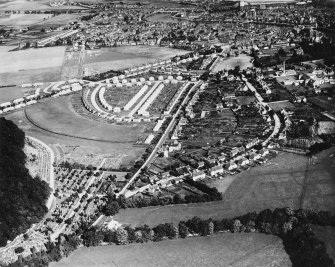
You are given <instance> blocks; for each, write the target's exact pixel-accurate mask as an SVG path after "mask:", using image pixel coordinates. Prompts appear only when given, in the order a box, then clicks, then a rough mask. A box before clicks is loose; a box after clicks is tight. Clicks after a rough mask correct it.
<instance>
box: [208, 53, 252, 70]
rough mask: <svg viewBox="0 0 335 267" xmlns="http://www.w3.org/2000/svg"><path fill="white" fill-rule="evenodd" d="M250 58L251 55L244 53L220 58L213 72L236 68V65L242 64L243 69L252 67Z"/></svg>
mask: <svg viewBox="0 0 335 267" xmlns="http://www.w3.org/2000/svg"><path fill="white" fill-rule="evenodd" d="M250 60H251V57H249V56H247V55H244V54H241V55H239V56H237V57H231V58H228V59H220V61H219V62H218V63H217V64H216V66H215V67H214V69H213V72H219V71H221V70H229V69H234V68H235V67H236V66H240V68H241V69H246V68H248V67H252V63H251V62H250Z"/></svg>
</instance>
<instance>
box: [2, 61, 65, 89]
mask: <svg viewBox="0 0 335 267" xmlns="http://www.w3.org/2000/svg"><path fill="white" fill-rule="evenodd" d="M0 69H1V66H0ZM60 74H61V67H52V68H44V69H29V70H22V71H21V70H20V71H16V72H3V73H1V72H0V86H4V85H13V84H14V85H22V84H25V83H36V82H55V81H59V77H60ZM0 90H1V89H0Z"/></svg>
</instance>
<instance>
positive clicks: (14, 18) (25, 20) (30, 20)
mask: <svg viewBox="0 0 335 267" xmlns="http://www.w3.org/2000/svg"><path fill="white" fill-rule="evenodd" d="M49 17H51V14H11V15H10V16H8V17H5V18H0V25H5V26H22V25H27V26H28V25H32V24H35V23H37V22H41V21H43V20H44V19H47V18H49Z"/></svg>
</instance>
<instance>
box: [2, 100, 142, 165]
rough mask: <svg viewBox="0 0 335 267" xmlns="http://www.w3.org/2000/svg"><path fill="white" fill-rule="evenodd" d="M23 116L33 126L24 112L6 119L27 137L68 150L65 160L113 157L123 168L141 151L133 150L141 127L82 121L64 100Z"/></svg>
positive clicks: (30, 110)
mask: <svg viewBox="0 0 335 267" xmlns="http://www.w3.org/2000/svg"><path fill="white" fill-rule="evenodd" d="M27 114H28V116H29V118H30V119H31V120H32V121H34V123H35V125H33V124H32V123H31V121H29V120H28V119H27V117H26V116H25V112H24V111H18V112H15V113H12V114H9V115H7V116H6V118H7V119H10V120H13V121H14V122H15V123H16V124H17V125H18V126H19V127H20V128H21V129H22V130H24V131H25V132H26V134H27V135H30V136H33V137H36V138H38V139H40V140H42V141H44V142H45V143H47V144H61V145H62V146H63V150H65V152H66V150H67V149H68V148H69V147H71V153H66V154H67V155H65V156H66V157H67V158H69V157H71V158H74V159H75V158H80V157H84V156H87V155H96V156H97V155H117V157H120V158H122V164H124V165H127V164H130V163H133V162H134V161H135V160H136V159H137V157H138V156H140V155H141V154H142V153H143V151H144V149H145V148H144V147H135V146H133V143H134V141H136V138H137V137H138V136H139V135H140V134H141V132H142V131H143V127H142V126H136V125H135V126H122V125H112V124H105V123H99V122H96V121H93V120H89V119H85V118H83V117H81V116H79V115H77V114H75V113H74V112H73V111H72V110H71V108H70V104H69V102H68V98H66V97H62V98H58V99H51V100H48V101H42V102H41V103H40V104H38V105H35V106H33V107H30V108H29V109H27ZM69 125H71V127H69ZM130 128H131V129H130ZM107 133H108V134H107Z"/></svg>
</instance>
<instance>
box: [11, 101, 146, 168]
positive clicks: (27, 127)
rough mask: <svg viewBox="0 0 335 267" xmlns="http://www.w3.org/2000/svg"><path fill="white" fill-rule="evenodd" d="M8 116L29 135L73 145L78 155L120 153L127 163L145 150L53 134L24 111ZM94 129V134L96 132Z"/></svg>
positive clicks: (54, 142) (128, 144) (50, 142)
mask: <svg viewBox="0 0 335 267" xmlns="http://www.w3.org/2000/svg"><path fill="white" fill-rule="evenodd" d="M58 100H60V99H58ZM30 113H31V112H30ZM6 118H7V119H10V120H12V121H14V123H15V124H17V125H18V126H19V127H20V128H21V129H22V130H24V131H25V133H26V134H27V135H30V136H33V137H35V138H38V139H40V140H42V141H43V142H45V143H46V144H60V145H62V146H67V147H72V149H71V151H72V152H71V154H72V155H75V156H77V157H79V156H80V155H82V156H86V155H95V156H98V155H102V154H118V155H122V164H125V165H127V164H129V163H130V162H133V161H134V160H136V159H137V158H138V157H139V156H140V155H142V153H143V152H144V150H145V148H143V147H135V146H133V145H132V143H113V142H100V141H94V140H83V139H80V138H73V137H68V136H64V135H57V134H52V133H49V132H46V131H43V130H42V129H40V128H38V127H35V126H34V125H32V124H31V123H30V122H29V121H28V120H27V119H26V117H25V115H24V112H23V111H18V112H15V113H12V114H10V115H7V116H6ZM78 119H79V121H80V122H82V123H83V122H85V123H86V124H88V125H92V124H90V121H88V122H87V121H86V120H83V119H81V118H80V117H79V118H78ZM59 120H61V118H59ZM73 120H74V121H75V120H77V119H76V118H75V117H74V118H73ZM51 123H52V122H51ZM85 123H84V124H83V127H84V126H85V125H86V124H85ZM94 131H95V130H94ZM94 131H92V135H93V134H94ZM114 132H115V131H114ZM107 136H109V135H107ZM89 137H91V135H89ZM111 138H112V137H111Z"/></svg>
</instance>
